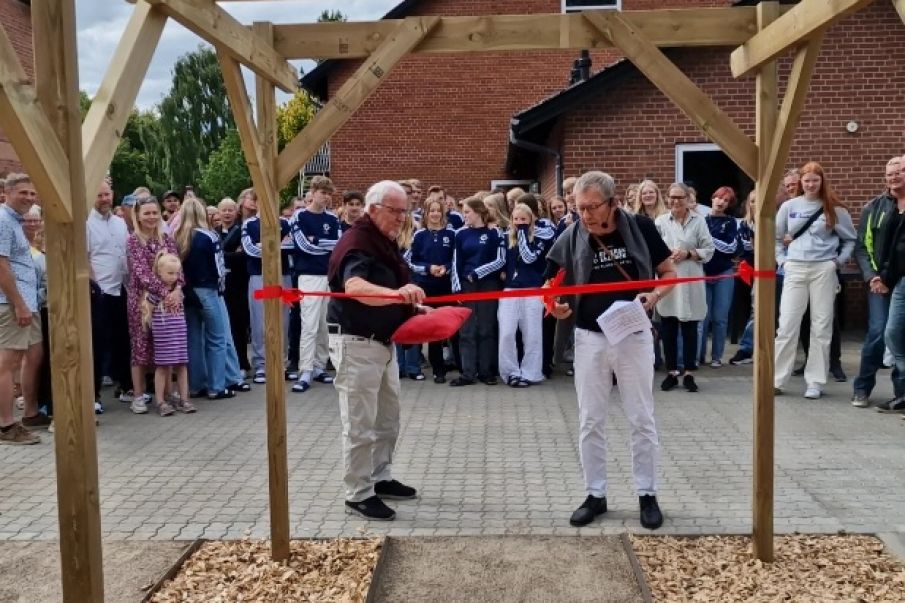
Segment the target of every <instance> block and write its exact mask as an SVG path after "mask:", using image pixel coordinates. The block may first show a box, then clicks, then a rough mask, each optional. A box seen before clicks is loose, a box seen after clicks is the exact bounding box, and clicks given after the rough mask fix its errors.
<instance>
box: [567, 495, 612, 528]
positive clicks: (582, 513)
mask: <svg viewBox="0 0 905 603" xmlns="http://www.w3.org/2000/svg"><path fill="white" fill-rule="evenodd" d="M604 513H606V496H603V497H601V498H597V497H596V496H591V495H590V494H589V495H588V497H587V498H586V499H584V502H583V503H581V506H580V507H578V508H577V509H575V512H574V513H572V517H570V518H569V523H570V524H572V525H573V526H576V527H581V526H586V525H588V524H589V523H591V522H592V521H594V518H596V517H597V516H598V515H603V514H604Z"/></svg>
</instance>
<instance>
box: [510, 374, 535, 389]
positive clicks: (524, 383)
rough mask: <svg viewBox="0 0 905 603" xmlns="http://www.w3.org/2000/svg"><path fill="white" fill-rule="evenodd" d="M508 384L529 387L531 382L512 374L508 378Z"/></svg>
mask: <svg viewBox="0 0 905 603" xmlns="http://www.w3.org/2000/svg"><path fill="white" fill-rule="evenodd" d="M506 385H508V386H509V387H529V386H530V385H531V384H530V383H529V382H528V381H527V380H525V379H522V378H521V377H517V376H515V375H511V376H510V377H509V378H508V379H506Z"/></svg>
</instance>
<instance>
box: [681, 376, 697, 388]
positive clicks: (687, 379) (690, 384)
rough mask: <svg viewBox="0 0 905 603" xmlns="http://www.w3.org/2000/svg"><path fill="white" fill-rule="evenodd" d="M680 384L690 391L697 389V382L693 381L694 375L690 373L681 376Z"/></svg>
mask: <svg viewBox="0 0 905 603" xmlns="http://www.w3.org/2000/svg"><path fill="white" fill-rule="evenodd" d="M682 386H683V387H684V388H685V389H687V390H688V391H690V392H696V391H698V384H697V383H695V382H694V377H692V376H691V375H685V376H684V377H682Z"/></svg>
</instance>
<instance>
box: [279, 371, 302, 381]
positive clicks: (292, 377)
mask: <svg viewBox="0 0 905 603" xmlns="http://www.w3.org/2000/svg"><path fill="white" fill-rule="evenodd" d="M283 379H285V380H286V381H298V379H299V372H298V371H297V370H292V369H286V370H285V371H284V372H283Z"/></svg>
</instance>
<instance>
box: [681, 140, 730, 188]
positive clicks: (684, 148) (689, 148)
mask: <svg viewBox="0 0 905 603" xmlns="http://www.w3.org/2000/svg"><path fill="white" fill-rule="evenodd" d="M695 151H720V152H722V151H723V149H721V148H720V146H719V145H716V144H713V143H712V142H690V143H678V144H676V182H685V153H694V152H695Z"/></svg>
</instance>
